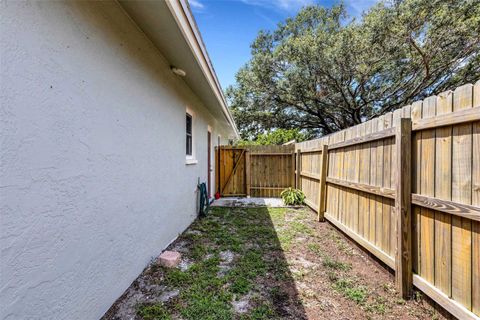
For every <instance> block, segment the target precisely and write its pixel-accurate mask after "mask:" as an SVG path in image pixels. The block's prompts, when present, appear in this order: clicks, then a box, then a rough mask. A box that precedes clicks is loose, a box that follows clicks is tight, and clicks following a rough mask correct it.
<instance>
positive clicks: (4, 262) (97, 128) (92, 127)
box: [0, 2, 229, 319]
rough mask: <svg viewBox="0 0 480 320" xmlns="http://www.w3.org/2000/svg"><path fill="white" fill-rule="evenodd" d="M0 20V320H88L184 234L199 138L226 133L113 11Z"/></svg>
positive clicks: (69, 7)
mask: <svg viewBox="0 0 480 320" xmlns="http://www.w3.org/2000/svg"><path fill="white" fill-rule="evenodd" d="M0 7H1V10H0V11H1V18H0V19H1V25H0V27H1V28H0V30H1V32H0V33H1V84H0V101H1V107H0V119H1V125H0V137H1V140H0V141H1V154H0V157H1V162H0V186H1V188H0V214H1V216H0V228H1V230H0V250H1V252H0V254H1V259H0V267H1V283H0V306H2V307H1V308H0V318H1V319H98V318H99V317H101V316H102V315H103V314H104V312H105V311H106V310H107V309H108V308H109V307H110V305H111V304H112V303H113V302H114V301H115V299H117V298H118V297H119V296H120V295H121V294H122V293H123V292H124V290H125V289H126V288H127V287H128V286H129V285H130V283H131V282H132V281H133V280H134V279H135V278H136V277H137V276H138V274H139V273H140V272H141V271H142V269H143V268H144V267H145V266H146V265H147V263H148V262H149V261H150V259H151V258H152V257H155V256H157V255H158V254H159V253H160V252H161V251H162V250H163V249H164V248H165V247H166V246H167V245H168V244H169V243H170V242H171V241H172V240H173V239H174V238H175V237H176V236H177V235H178V234H179V233H181V232H182V231H183V230H184V229H185V228H186V227H187V226H188V225H189V224H190V223H191V222H192V221H193V219H194V218H195V216H196V184H197V179H198V178H200V180H202V181H206V174H207V168H206V166H207V159H206V157H207V155H206V154H207V142H206V140H207V126H208V125H210V126H211V127H213V134H212V142H213V144H214V145H216V144H217V135H218V134H221V135H222V137H223V138H224V140H223V141H222V143H225V142H226V138H227V137H228V135H229V131H228V129H227V128H223V129H222V128H221V127H220V126H219V125H218V124H217V123H216V121H215V119H214V118H212V117H211V116H210V114H209V113H208V112H207V111H206V109H205V108H204V107H203V106H202V104H201V102H200V101H199V100H198V99H197V98H196V96H195V95H194V94H193V93H192V92H191V91H190V90H189V88H188V87H187V86H186V85H185V84H184V82H183V81H182V80H181V78H178V77H176V76H174V75H173V74H172V73H171V71H170V68H169V64H168V62H167V61H166V60H165V59H164V58H163V57H162V55H161V53H160V52H159V51H158V50H157V49H156V48H155V47H154V46H153V45H152V43H151V42H150V41H149V40H148V39H147V38H146V37H145V36H144V34H143V33H142V32H141V31H140V30H139V29H138V28H137V27H136V26H135V24H134V23H133V22H132V21H131V20H130V19H129V17H128V16H127V15H126V14H125V12H124V11H123V10H122V8H121V7H120V6H119V5H118V4H117V3H116V2H106V3H104V2H88V3H87V2H69V3H61V2H30V3H20V2H2V3H1V4H0ZM187 106H188V107H189V108H191V109H193V110H194V111H195V113H196V118H195V120H194V135H195V148H196V155H197V159H198V164H195V165H186V164H185V110H186V107H187ZM212 163H213V162H212ZM214 181H215V180H214V178H213V179H212V184H213V182H214Z"/></svg>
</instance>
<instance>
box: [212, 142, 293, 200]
mask: <svg viewBox="0 0 480 320" xmlns="http://www.w3.org/2000/svg"><path fill="white" fill-rule="evenodd" d="M215 163H216V177H217V184H216V186H217V188H216V190H217V192H219V193H220V195H221V196H252V197H279V196H280V192H282V190H284V189H285V188H288V187H293V186H294V185H295V146H294V145H293V144H292V145H287V146H275V145H272V146H248V147H231V146H220V147H217V148H216V150H215Z"/></svg>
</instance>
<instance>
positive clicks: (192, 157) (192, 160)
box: [185, 107, 198, 165]
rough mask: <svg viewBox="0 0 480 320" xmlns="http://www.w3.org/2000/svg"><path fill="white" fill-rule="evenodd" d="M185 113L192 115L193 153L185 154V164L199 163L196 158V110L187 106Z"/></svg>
mask: <svg viewBox="0 0 480 320" xmlns="http://www.w3.org/2000/svg"><path fill="white" fill-rule="evenodd" d="M185 113H188V114H189V115H190V116H191V117H192V154H191V155H185V164H187V165H190V164H197V163H198V160H197V158H196V152H195V140H196V139H195V137H196V133H195V112H194V111H193V110H192V109H190V108H189V107H187V109H186V111H185Z"/></svg>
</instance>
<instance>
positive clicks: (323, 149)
mask: <svg viewBox="0 0 480 320" xmlns="http://www.w3.org/2000/svg"><path fill="white" fill-rule="evenodd" d="M295 148H296V150H297V151H296V164H295V168H296V169H295V173H296V176H295V184H296V186H297V188H300V189H302V190H303V191H304V193H305V195H306V196H307V204H308V205H309V206H310V207H312V209H314V210H315V211H317V212H318V217H319V220H322V219H324V218H325V219H327V220H329V221H330V222H331V223H332V224H334V225H335V226H336V227H338V228H339V229H340V230H341V231H343V232H344V233H346V234H348V235H349V236H350V237H351V238H352V239H354V240H355V241H356V242H358V243H359V244H360V245H361V246H363V247H364V248H366V249H367V250H369V251H370V252H372V253H373V254H374V255H375V256H377V257H378V258H379V259H380V260H381V261H383V262H384V263H385V264H386V265H388V266H389V267H391V268H392V269H394V270H395V271H396V280H397V287H398V290H399V292H400V293H401V294H402V296H404V297H406V296H408V295H409V294H410V293H411V289H412V287H413V286H416V287H417V288H418V289H420V290H422V291H423V292H424V293H425V294H427V295H428V296H429V297H431V298H432V299H433V300H435V301H436V302H437V303H439V304H440V305H442V306H443V307H444V308H445V309H447V310H448V311H449V312H450V313H452V314H453V315H454V316H456V317H458V318H460V319H477V320H478V319H480V318H479V316H480V81H479V82H477V83H476V84H475V85H471V84H467V85H464V86H462V87H459V88H457V89H456V90H455V91H454V92H452V91H449V92H445V93H442V94H440V95H438V96H433V97H429V98H426V99H424V100H423V101H418V102H415V103H413V104H412V105H411V106H405V107H403V108H401V109H398V110H396V111H395V112H393V113H387V114H386V115H383V116H381V117H379V118H375V119H372V120H370V121H368V122H365V123H362V124H360V125H357V126H355V127H352V128H349V129H346V130H343V131H340V132H337V133H334V134H332V135H329V136H326V137H322V138H320V139H316V140H312V141H306V142H302V143H297V144H296V146H295Z"/></svg>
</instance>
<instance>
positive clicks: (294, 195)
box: [280, 188, 305, 206]
mask: <svg viewBox="0 0 480 320" xmlns="http://www.w3.org/2000/svg"><path fill="white" fill-rule="evenodd" d="M280 196H281V197H282V199H283V203H285V205H287V206H298V205H302V204H305V194H304V193H303V191H302V190H298V189H294V188H287V189H285V190H283V191H282V193H280Z"/></svg>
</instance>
